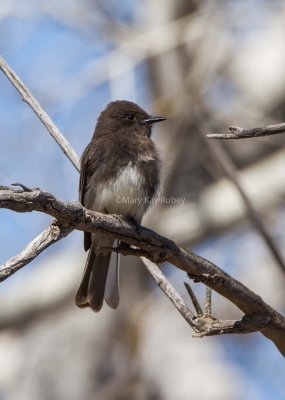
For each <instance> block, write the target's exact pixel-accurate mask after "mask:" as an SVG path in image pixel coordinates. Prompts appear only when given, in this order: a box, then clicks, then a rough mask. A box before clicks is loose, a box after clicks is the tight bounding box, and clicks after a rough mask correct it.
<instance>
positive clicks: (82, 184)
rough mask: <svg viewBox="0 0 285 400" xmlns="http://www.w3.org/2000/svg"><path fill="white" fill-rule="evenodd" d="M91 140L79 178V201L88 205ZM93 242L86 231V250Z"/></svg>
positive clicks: (81, 164) (81, 165)
mask: <svg viewBox="0 0 285 400" xmlns="http://www.w3.org/2000/svg"><path fill="white" fill-rule="evenodd" d="M91 157H92V152H91V142H90V143H89V145H88V146H87V147H86V149H85V150H84V152H83V154H82V157H81V162H80V180H79V201H80V203H81V204H82V205H83V206H86V202H85V198H84V197H85V193H86V189H87V187H88V183H89V179H90V175H91V174H92V171H91ZM91 243H92V235H91V233H90V232H84V250H85V251H87V250H89V249H90V247H91Z"/></svg>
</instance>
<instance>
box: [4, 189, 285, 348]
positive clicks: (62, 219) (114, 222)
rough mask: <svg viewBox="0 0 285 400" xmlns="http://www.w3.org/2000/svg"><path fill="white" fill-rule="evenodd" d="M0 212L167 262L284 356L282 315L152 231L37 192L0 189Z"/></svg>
mask: <svg viewBox="0 0 285 400" xmlns="http://www.w3.org/2000/svg"><path fill="white" fill-rule="evenodd" d="M0 208H6V209H10V210H13V211H17V212H30V211H40V212H43V213H45V214H49V215H51V216H52V217H54V218H56V219H57V220H58V221H59V224H61V223H63V224H68V226H69V227H70V228H73V229H78V230H81V231H87V232H104V233H105V234H108V235H109V236H110V237H113V238H116V239H119V240H121V241H122V242H124V243H128V244H130V245H133V246H135V247H137V248H138V249H140V250H143V251H144V252H146V254H147V258H148V259H149V260H150V261H152V262H154V263H161V262H164V261H167V262H169V263H171V264H173V265H174V266H176V267H177V268H179V269H181V270H183V271H185V272H186V273H188V274H189V275H190V276H191V278H194V279H195V280H196V281H197V282H202V283H204V284H205V285H207V286H209V287H210V288H212V289H213V290H215V291H216V292H218V293H219V294H221V295H222V296H224V297H226V298H227V299H228V300H230V301H231V302H232V303H234V304H235V305H236V306H237V307H239V308H240V309H241V310H242V311H243V312H244V314H245V315H246V318H247V320H246V321H247V324H248V321H251V322H250V329H249V328H248V325H247V328H245V326H244V324H243V322H239V323H238V322H235V324H237V325H239V324H242V325H243V329H245V330H246V329H247V332H248V331H252V330H256V329H257V326H258V330H259V331H260V332H261V333H263V334H264V335H265V336H266V337H267V338H269V339H271V340H272V341H273V342H274V343H275V344H276V346H277V348H278V349H279V350H280V352H281V353H282V354H283V355H285V318H284V317H283V316H282V315H281V314H279V313H278V312H277V311H275V310H274V309H272V308H271V307H270V306H269V305H267V304H266V303H265V302H264V301H263V300H262V299H261V297H259V296H258V295H256V294H255V293H253V292H252V291H251V290H250V289H248V288H247V287H245V286H244V285H243V284H242V283H240V282H239V281H237V280H235V279H234V278H232V277H231V276H229V275H228V274H227V273H225V272H224V271H223V270H221V269H220V268H219V267H217V266H216V265H214V264H213V263H211V262H210V261H208V260H206V259H204V258H202V257H200V256H198V255H197V254H195V253H193V252H191V251H187V250H186V249H184V248H182V247H179V246H178V245H176V244H175V243H174V242H173V241H171V240H169V239H167V238H165V237H163V236H160V235H159V234H157V233H156V232H153V231H151V230H150V229H147V228H144V227H142V228H141V232H140V234H139V233H138V232H137V229H136V227H135V226H133V225H132V224H130V223H128V222H127V221H125V220H124V219H123V218H122V217H120V216H117V215H106V214H101V213H98V212H94V211H90V210H87V209H85V208H84V207H83V206H82V205H81V204H80V203H79V202H63V201H60V200H57V199H56V198H55V197H54V196H53V195H52V194H50V193H47V192H44V191H41V190H39V189H32V190H30V189H29V190H28V191H25V190H22V191H19V190H16V189H14V188H10V189H5V187H4V188H3V189H2V190H0ZM0 277H1V274H0ZM252 321H254V322H252ZM231 323H232V324H233V322H231ZM235 327H236V325H235ZM253 327H254V328H253ZM224 329H226V328H224ZM227 329H228V332H230V331H231V330H233V325H231V328H230V326H227ZM207 334H210V333H207Z"/></svg>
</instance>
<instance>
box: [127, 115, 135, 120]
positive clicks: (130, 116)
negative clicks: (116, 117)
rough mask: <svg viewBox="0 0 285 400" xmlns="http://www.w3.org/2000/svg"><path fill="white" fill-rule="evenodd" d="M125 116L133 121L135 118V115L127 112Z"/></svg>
mask: <svg viewBox="0 0 285 400" xmlns="http://www.w3.org/2000/svg"><path fill="white" fill-rule="evenodd" d="M127 118H128V120H130V121H134V120H135V116H134V115H133V114H129V115H128V117H127Z"/></svg>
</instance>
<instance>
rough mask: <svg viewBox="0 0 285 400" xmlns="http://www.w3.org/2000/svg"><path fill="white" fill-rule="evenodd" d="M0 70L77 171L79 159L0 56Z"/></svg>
mask: <svg viewBox="0 0 285 400" xmlns="http://www.w3.org/2000/svg"><path fill="white" fill-rule="evenodd" d="M0 69H1V70H2V71H3V72H4V74H5V75H6V76H7V78H8V79H9V80H10V82H11V83H12V85H13V86H15V88H16V89H17V90H18V92H19V93H20V94H21V96H22V98H23V100H24V101H25V102H26V103H27V104H28V105H29V106H30V107H31V108H32V110H33V111H34V112H35V114H36V115H37V116H38V117H39V119H40V120H41V121H42V123H43V124H44V126H45V127H46V128H47V130H48V131H49V133H50V134H51V136H52V137H53V138H54V140H55V141H56V142H57V144H58V145H59V146H60V147H61V149H62V151H63V152H64V154H65V155H66V156H67V157H68V158H69V159H70V161H71V162H72V164H73V165H74V167H75V168H76V169H77V170H78V171H79V169H80V165H79V159H78V156H77V154H76V152H75V151H74V150H73V148H72V147H71V145H70V144H69V143H68V141H67V140H66V139H65V137H64V136H63V134H62V133H61V132H60V130H59V129H58V127H57V126H56V125H55V124H54V122H53V121H52V120H51V118H50V117H49V115H48V114H47V113H46V112H45V111H44V110H43V108H42V107H41V106H40V104H39V103H38V102H37V100H36V99H35V98H34V96H33V95H32V93H31V92H30V91H29V89H28V88H27V87H26V86H25V84H24V83H23V82H22V81H21V80H20V78H19V77H18V75H17V74H16V73H15V72H14V71H13V70H12V68H11V67H10V66H9V65H8V64H7V63H6V61H5V60H4V58H3V57H1V56H0Z"/></svg>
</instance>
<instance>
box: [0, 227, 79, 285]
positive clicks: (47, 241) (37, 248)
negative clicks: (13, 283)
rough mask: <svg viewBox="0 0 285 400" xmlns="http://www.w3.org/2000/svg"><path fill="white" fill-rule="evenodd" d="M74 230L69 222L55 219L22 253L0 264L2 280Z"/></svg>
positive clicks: (0, 277) (0, 278)
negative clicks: (63, 222) (65, 222)
mask: <svg viewBox="0 0 285 400" xmlns="http://www.w3.org/2000/svg"><path fill="white" fill-rule="evenodd" d="M72 231H73V228H71V227H69V226H68V225H67V224H58V222H57V221H56V220H55V221H53V223H52V224H51V225H50V226H49V227H48V228H47V229H45V230H44V231H43V232H42V233H41V234H40V235H38V236H37V237H36V238H35V239H34V240H33V241H32V242H30V243H29V244H28V246H27V247H26V248H25V249H24V250H22V251H21V253H19V254H18V255H16V256H15V257H12V258H10V260H8V261H6V262H5V263H4V264H3V265H0V282H2V281H4V280H5V279H7V278H9V277H10V276H11V275H13V274H14V273H15V272H17V271H19V269H21V268H23V267H24V266H25V265H27V264H29V263H30V262H31V261H33V260H34V259H35V258H36V257H37V256H38V255H39V254H40V253H41V252H42V251H44V250H45V249H47V248H48V247H49V246H50V245H51V244H53V243H55V242H58V241H59V240H60V239H62V238H64V237H65V236H67V235H68V234H69V233H71V232H72Z"/></svg>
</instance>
